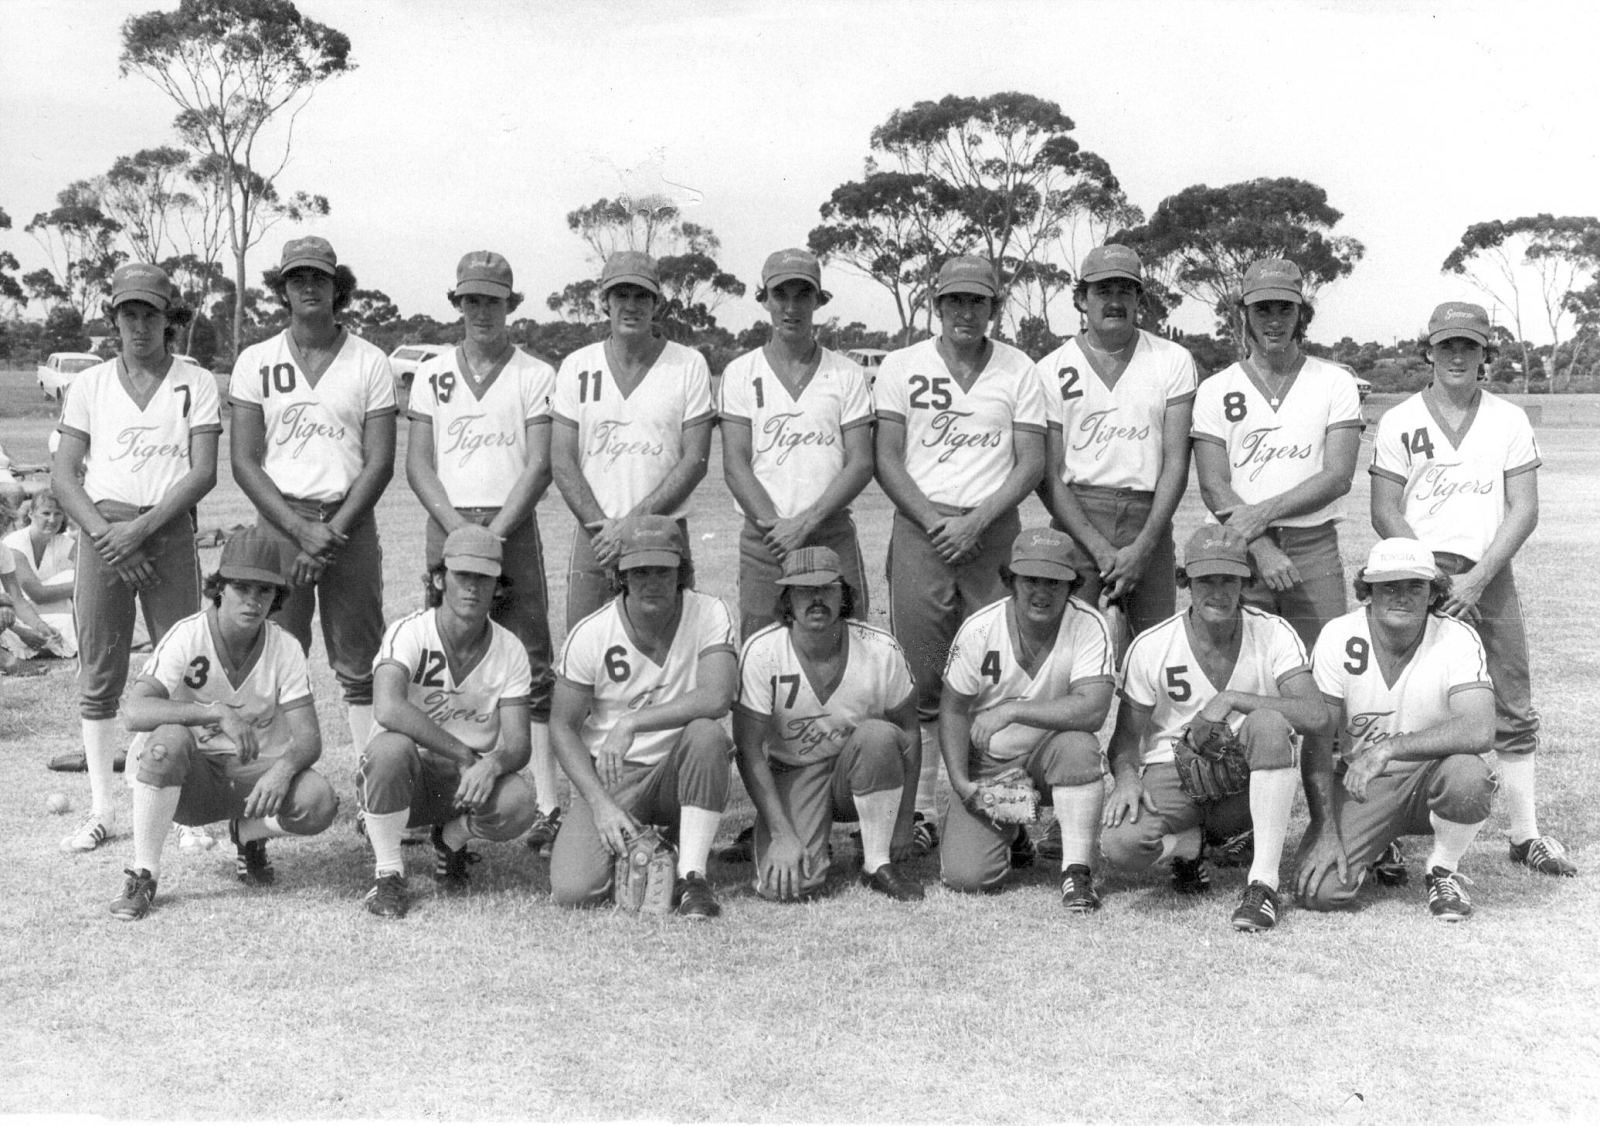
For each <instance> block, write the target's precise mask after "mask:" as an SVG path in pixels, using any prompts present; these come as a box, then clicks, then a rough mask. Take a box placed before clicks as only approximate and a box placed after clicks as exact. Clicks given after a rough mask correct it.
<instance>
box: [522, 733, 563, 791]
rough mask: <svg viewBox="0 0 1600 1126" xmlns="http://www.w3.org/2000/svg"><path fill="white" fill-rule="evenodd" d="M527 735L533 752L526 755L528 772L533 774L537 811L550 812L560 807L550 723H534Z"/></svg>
mask: <svg viewBox="0 0 1600 1126" xmlns="http://www.w3.org/2000/svg"><path fill="white" fill-rule="evenodd" d="M528 735H529V740H530V742H531V743H532V745H533V753H532V754H530V755H529V756H528V772H529V773H530V774H532V775H533V792H534V795H535V796H536V797H537V798H538V799H539V812H540V813H552V812H554V811H555V810H557V809H559V808H560V807H561V800H560V795H559V794H558V793H557V791H556V785H557V782H556V754H555V751H553V750H551V748H550V725H549V724H548V723H535V724H533V726H532V727H531V728H530V729H529V731H528Z"/></svg>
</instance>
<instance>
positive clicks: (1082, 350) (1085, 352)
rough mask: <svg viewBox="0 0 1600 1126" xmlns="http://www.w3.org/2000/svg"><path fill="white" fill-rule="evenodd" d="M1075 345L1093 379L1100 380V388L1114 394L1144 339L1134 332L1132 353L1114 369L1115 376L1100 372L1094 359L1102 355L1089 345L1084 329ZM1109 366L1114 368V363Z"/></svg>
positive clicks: (1098, 363)
mask: <svg viewBox="0 0 1600 1126" xmlns="http://www.w3.org/2000/svg"><path fill="white" fill-rule="evenodd" d="M1077 344H1078V352H1079V354H1080V355H1082V356H1083V360H1084V362H1085V363H1086V364H1088V365H1089V370H1090V371H1092V372H1094V374H1095V377H1096V378H1097V379H1099V380H1100V384H1101V386H1103V387H1104V388H1105V389H1106V390H1107V391H1110V392H1112V393H1115V392H1116V390H1117V384H1118V383H1120V382H1121V381H1122V377H1123V376H1125V375H1127V374H1128V369H1129V368H1130V367H1132V366H1133V359H1134V357H1135V356H1137V355H1138V354H1139V349H1140V347H1142V346H1143V344H1144V337H1143V336H1142V335H1140V333H1139V332H1138V330H1137V329H1136V330H1134V336H1133V351H1131V352H1129V353H1128V358H1127V359H1126V360H1123V361H1121V365H1122V366H1121V367H1117V368H1116V374H1115V375H1113V374H1111V373H1110V372H1109V371H1101V370H1100V362H1099V361H1098V360H1097V359H1096V358H1095V357H1097V356H1100V355H1102V354H1103V353H1100V352H1097V351H1095V349H1094V348H1093V347H1092V346H1091V345H1090V343H1089V332H1088V330H1087V329H1085V330H1084V333H1083V335H1082V336H1080V337H1079V338H1078V341H1077ZM1107 359H1108V360H1109V359H1110V357H1109V356H1108V357H1107ZM1110 366H1111V367H1116V361H1112V362H1111V365H1110Z"/></svg>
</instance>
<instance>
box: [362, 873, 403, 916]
mask: <svg viewBox="0 0 1600 1126" xmlns="http://www.w3.org/2000/svg"><path fill="white" fill-rule="evenodd" d="M364 902H365V903H366V905H367V910H368V911H369V912H370V913H371V914H374V915H376V916H378V917H379V918H380V919H403V918H405V917H406V911H407V910H408V909H409V908H410V907H411V889H410V887H409V886H408V885H407V884H406V878H405V877H404V876H402V875H401V874H400V873H399V872H385V873H384V874H383V875H381V876H379V877H378V878H377V879H375V880H373V881H372V888H371V889H370V890H369V891H368V892H367V896H366V899H365V900H364Z"/></svg>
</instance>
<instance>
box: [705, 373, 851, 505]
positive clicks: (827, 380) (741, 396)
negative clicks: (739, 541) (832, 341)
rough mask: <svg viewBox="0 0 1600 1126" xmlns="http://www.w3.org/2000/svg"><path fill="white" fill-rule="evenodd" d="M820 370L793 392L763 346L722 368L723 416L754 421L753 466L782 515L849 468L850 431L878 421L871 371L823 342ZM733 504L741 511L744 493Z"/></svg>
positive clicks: (805, 502) (819, 492)
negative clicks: (869, 384) (846, 443)
mask: <svg viewBox="0 0 1600 1126" xmlns="http://www.w3.org/2000/svg"><path fill="white" fill-rule="evenodd" d="M821 352H822V356H821V359H820V361H819V362H818V364H817V370H816V372H815V374H813V375H812V377H811V382H809V383H807V384H806V385H805V387H804V388H803V389H802V390H801V391H800V394H799V395H793V394H791V393H790V391H789V388H788V387H787V386H785V385H784V382H783V380H781V379H779V378H778V376H777V374H776V373H775V372H774V371H773V370H772V365H771V364H769V363H767V357H766V353H765V351H763V350H762V349H760V348H757V349H756V350H755V351H753V352H746V353H745V354H744V355H742V356H740V357H739V358H738V359H736V360H734V361H733V362H732V363H730V364H729V365H728V366H727V368H726V370H724V371H723V373H722V420H723V422H724V423H732V424H734V425H737V426H748V427H749V428H750V468H751V469H752V471H753V472H754V473H755V477H756V480H757V481H759V482H761V487H762V488H764V489H766V490H767V496H769V497H770V498H772V505H773V507H774V508H775V509H776V510H777V513H778V515H779V516H780V517H790V516H793V515H795V514H796V513H799V512H804V511H805V510H806V509H807V508H809V507H811V505H812V504H814V503H815V502H816V499H817V498H818V497H819V496H821V495H822V493H823V491H824V490H825V489H827V487H828V486H829V485H830V484H832V483H833V480H834V478H835V477H837V476H839V471H840V470H842V469H843V468H844V433H845V431H847V430H852V429H854V428H855V427H857V426H866V425H868V424H869V423H871V422H872V399H871V396H870V395H869V394H868V391H867V376H866V373H865V372H863V371H862V370H861V369H860V368H859V367H857V366H856V365H855V364H854V363H853V362H851V361H850V360H849V359H847V358H845V357H844V356H842V355H840V354H839V353H838V352H833V351H830V350H829V349H827V348H823V349H821ZM734 507H735V508H738V509H739V511H740V512H741V513H743V512H744V509H743V508H741V507H739V503H738V501H735V502H734Z"/></svg>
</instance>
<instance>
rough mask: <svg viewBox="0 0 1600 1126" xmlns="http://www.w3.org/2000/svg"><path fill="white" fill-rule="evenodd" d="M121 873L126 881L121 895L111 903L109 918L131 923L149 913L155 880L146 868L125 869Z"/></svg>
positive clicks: (154, 892) (153, 897) (153, 898)
mask: <svg viewBox="0 0 1600 1126" xmlns="http://www.w3.org/2000/svg"><path fill="white" fill-rule="evenodd" d="M123 871H125V872H126V873H127V874H128V879H127V881H126V882H124V883H123V885H122V894H121V895H119V896H118V897H117V898H116V899H113V900H112V901H111V917H112V918H113V919H121V920H122V921H123V922H124V923H133V922H137V921H138V920H140V919H142V918H144V917H145V916H146V915H148V914H149V913H150V905H151V904H152V903H154V902H155V899H156V878H155V877H154V876H152V875H151V874H150V870H149V869H148V868H140V869H139V870H138V871H135V870H134V869H132V868H125V869H123Z"/></svg>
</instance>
